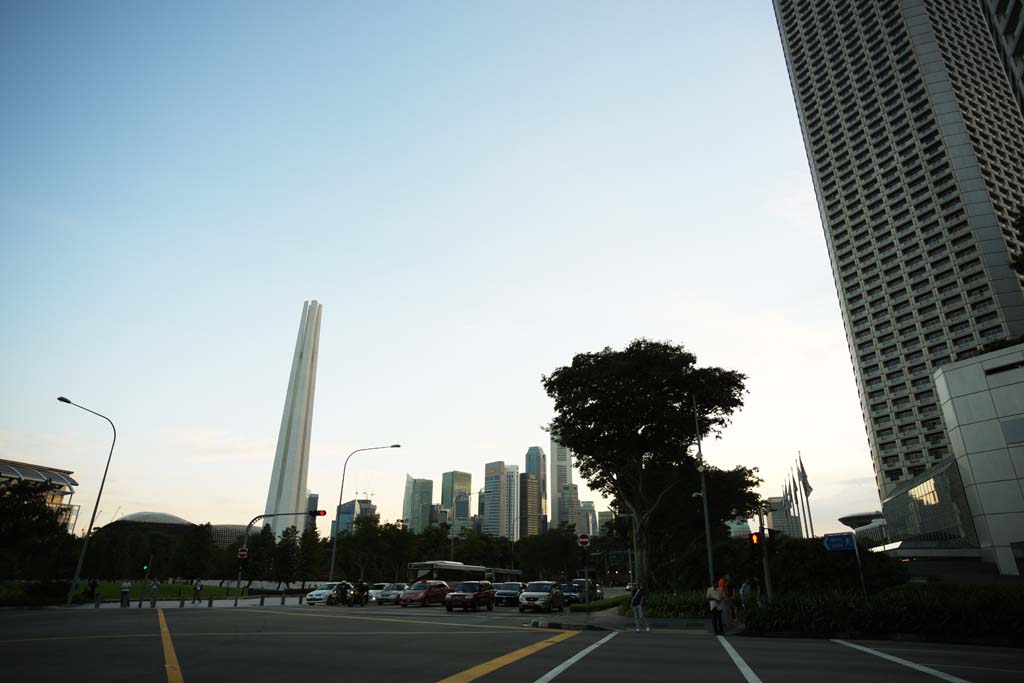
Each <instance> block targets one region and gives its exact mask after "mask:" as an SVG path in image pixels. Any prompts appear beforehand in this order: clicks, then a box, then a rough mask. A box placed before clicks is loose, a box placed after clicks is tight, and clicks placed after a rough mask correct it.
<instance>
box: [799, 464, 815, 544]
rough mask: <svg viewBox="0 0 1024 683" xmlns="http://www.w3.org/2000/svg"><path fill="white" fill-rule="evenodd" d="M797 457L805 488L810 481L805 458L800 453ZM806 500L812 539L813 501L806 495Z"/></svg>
mask: <svg viewBox="0 0 1024 683" xmlns="http://www.w3.org/2000/svg"><path fill="white" fill-rule="evenodd" d="M796 457H797V458H798V459H799V460H800V475H801V477H802V478H803V481H801V482H800V485H801V486H803V482H805V481H808V480H807V470H806V469H805V468H804V458H803V456H802V455H801V454H800V451H797V452H796ZM808 485H810V482H808ZM804 500H805V501H807V523H808V524H810V525H811V538H814V517H812V516H811V499H810V498H809V497H808V496H807V495H806V494H804Z"/></svg>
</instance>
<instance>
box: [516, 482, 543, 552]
mask: <svg viewBox="0 0 1024 683" xmlns="http://www.w3.org/2000/svg"><path fill="white" fill-rule="evenodd" d="M540 521H541V514H540V492H539V487H538V486H537V475H536V474H531V473H529V472H523V473H522V474H520V475H519V536H520V538H522V537H523V536H536V535H537V534H539V533H540Z"/></svg>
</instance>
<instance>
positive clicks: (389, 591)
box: [375, 583, 409, 605]
mask: <svg viewBox="0 0 1024 683" xmlns="http://www.w3.org/2000/svg"><path fill="white" fill-rule="evenodd" d="M406 590H409V584H407V583H389V584H387V586H385V587H384V590H382V591H381V592H379V593H377V599H376V601H375V602H376V603H377V604H378V605H387V604H388V603H390V604H392V605H397V604H398V598H400V597H402V591H406Z"/></svg>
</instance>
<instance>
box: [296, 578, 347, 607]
mask: <svg viewBox="0 0 1024 683" xmlns="http://www.w3.org/2000/svg"><path fill="white" fill-rule="evenodd" d="M351 590H352V584H351V583H349V582H348V581H333V582H331V583H325V584H324V585H322V586H318V587H317V588H314V589H313V590H311V591H309V592H308V593H306V598H305V600H306V604H307V605H336V604H338V603H339V602H341V599H342V597H343V596H344V595H345V594H346V593H348V592H349V591H351Z"/></svg>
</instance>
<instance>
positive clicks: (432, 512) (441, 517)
mask: <svg viewBox="0 0 1024 683" xmlns="http://www.w3.org/2000/svg"><path fill="white" fill-rule="evenodd" d="M450 512H451V511H450V510H448V509H447V508H443V507H441V505H440V504H438V503H424V504H423V505H422V506H420V520H421V523H422V524H423V529H421V530H420V531H423V530H425V529H427V528H429V527H432V526H438V525H440V524H447V523H448V514H449V513H450Z"/></svg>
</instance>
